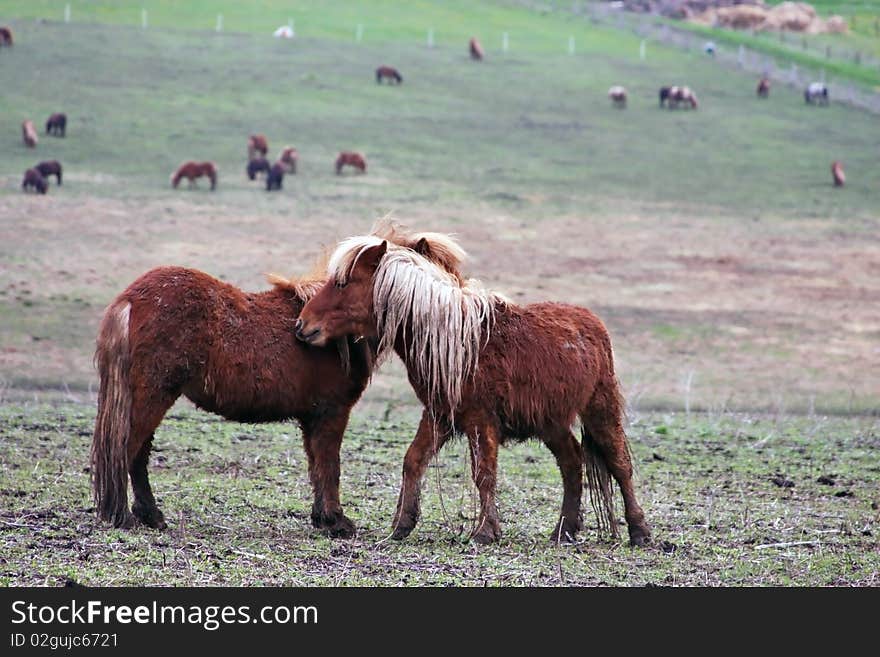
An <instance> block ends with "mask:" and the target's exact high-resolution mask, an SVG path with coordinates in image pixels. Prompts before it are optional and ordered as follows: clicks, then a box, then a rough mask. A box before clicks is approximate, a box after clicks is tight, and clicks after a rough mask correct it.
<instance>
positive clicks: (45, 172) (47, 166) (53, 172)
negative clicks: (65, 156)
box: [34, 160, 62, 185]
mask: <svg viewBox="0 0 880 657" xmlns="http://www.w3.org/2000/svg"><path fill="white" fill-rule="evenodd" d="M34 169H36V170H37V171H39V172H40V175H42V176H43V178H46V179H48V178H49V176H55V179H56V180H57V181H58V184H59V185H60V184H61V174H62V168H61V162H59V161H58V160H46V161H45V162H40V163H39V164H38V165H37V166H35V167H34Z"/></svg>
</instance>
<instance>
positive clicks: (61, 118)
mask: <svg viewBox="0 0 880 657" xmlns="http://www.w3.org/2000/svg"><path fill="white" fill-rule="evenodd" d="M66 131H67V114H64V113H61V112H58V113H56V114H52V115H51V116H50V117H49V118H48V119H47V121H46V134H47V135H54V136H55V137H64V135H65V133H66Z"/></svg>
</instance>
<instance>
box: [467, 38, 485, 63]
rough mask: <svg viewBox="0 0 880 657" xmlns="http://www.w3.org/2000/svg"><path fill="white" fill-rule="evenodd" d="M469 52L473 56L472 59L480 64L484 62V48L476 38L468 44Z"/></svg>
mask: <svg viewBox="0 0 880 657" xmlns="http://www.w3.org/2000/svg"><path fill="white" fill-rule="evenodd" d="M468 51H469V52H470V54H471V59H473V60H474V61H478V62H480V61H483V46H481V45H480V42H479V41H477V39H476V37H472V38H471V40H470V43H469V44H468Z"/></svg>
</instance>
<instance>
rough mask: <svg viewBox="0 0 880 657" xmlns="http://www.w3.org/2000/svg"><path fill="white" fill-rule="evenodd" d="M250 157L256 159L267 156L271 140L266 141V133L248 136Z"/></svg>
mask: <svg viewBox="0 0 880 657" xmlns="http://www.w3.org/2000/svg"><path fill="white" fill-rule="evenodd" d="M247 152H248V159H249V160H254V159H256V158H257V157H266V153H268V152H269V142H268V141H266V135H251V136H250V137H248V147H247Z"/></svg>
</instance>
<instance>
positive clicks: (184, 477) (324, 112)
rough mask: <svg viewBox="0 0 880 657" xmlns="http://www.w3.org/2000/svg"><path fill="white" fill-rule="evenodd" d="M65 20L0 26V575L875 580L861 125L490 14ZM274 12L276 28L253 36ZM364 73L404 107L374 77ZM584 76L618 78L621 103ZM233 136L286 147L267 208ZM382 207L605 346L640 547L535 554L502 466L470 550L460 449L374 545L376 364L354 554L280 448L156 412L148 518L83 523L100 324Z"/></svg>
mask: <svg viewBox="0 0 880 657" xmlns="http://www.w3.org/2000/svg"><path fill="white" fill-rule="evenodd" d="M71 4H72V7H73V20H74V22H72V23H70V24H64V23H63V22H60V18H61V14H62V12H63V6H64V3H63V2H48V3H46V2H28V3H24V2H19V1H18V0H10V1H9V2H7V3H4V5H3V7H2V12H3V15H2V16H0V22H2V23H4V24H10V25H12V27H13V29H14V31H15V34H16V45H15V47H14V48H13V49H4V50H2V51H0V75H2V79H3V80H4V86H5V89H6V90H7V92H6V93H4V94H3V95H2V96H0V149H2V152H3V154H4V157H3V158H2V159H0V497H2V498H3V504H2V506H3V509H4V511H3V515H2V517H0V520H2V521H3V524H2V526H0V529H2V530H3V534H2V537H0V540H2V541H3V544H4V547H5V548H6V549H3V550H2V559H3V561H0V578H2V580H0V581H3V582H5V583H7V584H11V585H19V584H50V585H55V584H58V583H61V582H63V581H64V578H65V577H70V578H72V579H74V580H76V581H80V582H83V583H90V584H100V583H104V584H122V583H133V584H136V583H155V584H161V583H175V584H185V583H189V584H256V583H268V584H278V583H287V584H341V583H344V584H358V583H361V584H385V585H395V584H398V583H404V584H413V585H417V584H425V583H434V584H450V583H457V584H468V585H478V584H484V583H488V584H527V585H532V584H548V585H557V584H618V585H622V584H632V585H638V584H646V583H652V584H681V585H701V584H726V585H735V584H756V585H759V584H780V585H806V584H816V585H825V584H858V585H876V584H877V572H878V561H877V555H878V551H877V541H876V532H877V520H878V517H877V510H876V508H872V505H875V506H876V504H877V503H878V500H877V496H876V490H877V483H878V480H880V476H878V473H880V460H878V457H877V449H876V447H877V440H878V426H877V420H876V412H877V408H878V404H877V400H878V398H880V379H878V377H877V375H876V373H875V372H874V371H873V369H872V368H871V367H869V366H868V364H869V363H872V362H874V361H875V360H876V355H877V343H878V338H880V311H878V308H880V303H878V301H880V282H878V281H880V278H878V276H877V274H878V272H880V237H878V235H880V231H878V219H880V195H878V187H880V162H878V160H877V157H876V147H877V143H878V138H880V130H878V127H877V122H876V117H875V116H872V115H870V114H867V113H864V112H861V111H858V110H856V109H853V108H850V107H846V106H843V105H839V104H836V103H832V104H831V106H830V107H828V108H816V107H808V106H805V105H804V103H803V99H802V98H801V96H800V92H799V90H796V89H786V88H784V87H781V86H775V87H774V88H773V92H772V95H771V98H770V99H769V100H768V101H765V102H762V101H758V100H756V99H755V97H754V85H755V80H754V79H753V78H752V77H751V76H747V75H742V74H739V73H736V72H732V71H728V70H724V69H719V68H717V67H715V66H714V65H712V63H711V62H709V61H707V60H706V58H704V57H700V56H691V55H688V54H687V53H682V52H681V51H678V50H673V49H664V48H662V47H659V46H654V45H651V47H650V48H649V56H648V58H647V60H646V61H640V60H639V58H638V44H639V41H638V40H637V39H636V38H635V37H633V36H631V35H629V34H627V33H622V32H616V31H614V30H612V29H610V28H605V27H599V26H594V25H592V24H590V23H588V22H578V23H572V22H571V21H569V20H566V19H565V17H563V16H561V15H557V14H550V15H547V16H539V15H537V14H536V13H534V12H532V11H529V10H526V9H523V8H522V7H520V6H519V5H518V4H517V5H511V6H508V5H506V4H502V3H498V4H494V3H493V4H491V5H483V4H479V5H472V4H470V3H464V2H452V3H442V4H440V3H428V2H415V3H406V4H398V3H386V2H379V1H378V0H377V1H375V2H369V3H350V2H327V3H322V2H307V3H297V4H296V7H295V9H293V10H290V11H289V10H288V8H287V7H286V6H285V5H284V3H280V2H265V3H251V4H247V5H245V4H243V3H232V2H220V3H203V2H194V3H185V4H183V3H171V2H166V3H159V2H146V3H144V5H143V6H145V7H146V8H147V9H148V12H149V21H150V27H149V28H148V29H147V30H142V29H141V28H140V27H139V22H140V7H141V4H140V3H111V2H98V3H95V2H89V3H84V2H72V3H71ZM221 12H222V13H223V14H224V24H225V30H224V32H223V33H221V34H217V33H215V32H214V30H213V27H214V21H215V19H216V14H217V13H221ZM48 15H51V16H53V20H51V21H49V22H41V21H35V20H33V19H34V18H38V17H45V16H48ZM289 17H290V18H293V19H294V20H295V23H296V29H297V34H298V37H297V39H295V40H293V41H280V40H276V39H273V38H271V36H270V33H271V31H272V30H273V29H274V28H275V27H277V26H279V25H282V24H286V23H287V20H288V18H289ZM358 23H362V24H363V25H364V38H363V41H362V42H360V43H356V42H355V39H354V30H355V26H356V25H357V24H358ZM428 27H433V29H434V30H435V39H436V47H435V48H433V49H429V48H428V47H427V46H426V44H425V34H426V30H427V28H428ZM504 31H509V33H510V41H511V50H510V52H508V53H507V54H504V53H502V52H500V42H501V33H502V32H504ZM472 34H477V35H478V36H480V38H481V39H482V40H483V43H484V45H485V46H486V50H487V59H486V61H484V62H482V63H479V64H476V63H472V62H470V61H469V59H468V57H467V51H466V44H467V38H468V37H469V36H471V35H472ZM569 34H574V35H575V36H576V39H577V44H578V45H577V53H576V54H575V55H574V56H570V55H568V54H567V53H566V50H565V47H566V42H567V38H568V35H569ZM526 35H527V36H526ZM383 63H387V64H392V65H395V66H398V67H399V68H400V70H401V72H402V73H403V76H404V80H405V81H404V84H403V85H401V86H400V87H399V88H397V87H387V86H378V85H376V84H375V81H374V78H373V71H374V69H375V67H376V66H378V65H379V64H383ZM679 82H684V83H687V84H688V85H690V86H691V87H692V88H694V89H695V90H696V92H697V94H698V96H699V98H700V101H701V104H700V108H699V110H697V111H696V112H689V111H679V112H672V111H668V110H660V109H659V108H658V107H657V98H656V93H657V88H658V87H659V86H660V85H661V84H672V83H679ZM612 84H624V85H625V86H626V87H627V88H628V89H629V94H630V101H629V106H628V108H627V109H626V110H625V111H619V110H614V109H613V108H612V107H611V106H610V104H609V102H608V99H607V97H606V91H607V89H608V87H609V86H611V85H612ZM55 111H65V112H66V113H67V114H68V116H69V123H68V137H67V138H66V139H63V140H62V139H54V138H49V137H45V136H43V135H42V134H41V136H40V143H39V145H38V147H37V149H36V150H28V149H25V148H24V146H23V145H22V143H21V138H20V124H21V121H22V120H23V119H25V118H31V119H33V120H34V121H35V122H36V123H37V124H38V126H39V127H40V128H42V123H43V122H44V121H45V118H46V117H47V116H48V114H49V113H51V112H55ZM41 132H42V129H41ZM253 132H263V133H265V134H266V135H267V136H268V138H269V141H270V145H271V154H270V155H271V156H273V157H274V156H276V155H277V153H278V151H279V150H280V148H281V146H282V145H284V144H287V143H290V144H293V145H295V146H296V147H297V148H298V149H299V152H300V158H301V160H300V167H299V172H298V174H297V175H296V176H289V177H287V178H285V181H284V182H285V188H284V191H283V192H281V193H276V194H267V193H266V192H265V191H263V189H262V188H261V185H260V184H258V183H251V182H249V181H248V180H247V179H246V177H245V175H244V167H245V163H246V155H245V142H246V138H247V135H249V134H251V133H253ZM342 149H358V150H362V151H363V152H364V153H365V154H366V156H367V159H368V162H369V170H368V173H367V175H364V176H359V175H345V176H341V177H338V176H336V175H334V173H333V168H332V165H333V160H334V157H335V155H336V153H337V152H338V151H339V150H342ZM55 158H57V159H59V160H61V161H62V162H63V163H64V166H65V183H64V185H63V186H62V187H60V188H58V187H56V186H55V185H54V184H53V185H52V187H51V189H50V192H49V194H48V195H47V196H45V197H38V196H34V195H24V194H22V193H21V191H20V189H19V185H20V183H21V176H22V173H23V171H24V170H25V169H26V168H28V167H30V166H33V164H34V163H35V162H37V161H39V160H43V159H55ZM186 159H200V160H201V159H211V160H214V161H215V162H217V164H218V166H219V169H220V182H219V186H218V190H217V191H216V192H213V193H212V192H210V191H208V190H207V189H206V185H205V184H204V183H202V184H201V185H200V187H199V188H197V189H194V190H188V189H186V188H182V189H180V190H176V191H175V190H172V189H171V188H170V185H169V180H168V179H169V175H170V174H171V173H172V171H173V170H174V169H175V168H176V166H177V165H178V164H179V163H180V162H181V161H183V160H186ZM834 159H840V160H842V161H843V162H844V163H845V166H846V171H847V185H846V187H845V188H843V189H840V190H835V189H834V188H833V187H832V186H831V178H830V173H829V164H830V162H831V161H832V160H834ZM391 211H393V212H394V213H395V216H396V217H397V218H398V219H400V220H402V221H404V222H405V223H409V224H410V225H412V226H413V227H417V228H423V229H430V230H441V231H449V232H455V233H456V234H457V235H458V236H459V238H460V239H461V241H462V243H463V245H464V246H465V248H466V249H467V250H468V251H469V252H470V254H471V260H470V262H469V265H468V267H469V273H471V274H472V275H474V276H477V277H479V278H481V279H483V280H484V281H485V282H486V283H487V284H489V285H491V286H493V287H497V288H499V289H500V290H502V291H504V292H505V293H507V294H508V295H509V296H511V298H513V299H514V300H516V301H518V302H530V301H537V300H543V299H548V298H552V299H557V300H562V301H568V302H572V303H579V304H583V305H588V306H590V307H591V308H593V309H594V310H596V311H597V313H598V314H599V315H600V316H601V317H602V318H603V319H604V320H605V321H606V322H607V324H608V326H609V329H610V331H611V334H612V337H613V339H614V346H615V356H616V359H617V367H618V372H619V375H620V377H621V380H622V382H623V384H624V389H625V392H626V395H627V398H628V400H629V403H630V408H631V413H630V417H631V420H632V422H633V425H632V428H631V431H630V434H631V435H632V437H633V449H634V452H635V455H636V461H637V463H638V468H639V471H640V480H639V491H640V495H641V497H642V498H643V501H644V504H645V506H646V509H647V510H649V520H650V522H651V523H652V525H653V526H654V527H655V534H656V538H657V542H656V545H655V547H654V548H652V549H651V550H647V551H629V550H628V549H623V545H622V544H620V543H601V542H597V540H596V537H595V534H594V532H591V531H587V532H585V533H584V535H583V541H582V542H581V543H579V544H578V545H577V546H574V547H573V548H563V549H557V548H550V547H548V546H547V545H546V540H545V536H544V535H545V534H547V533H548V532H549V531H550V528H551V527H552V525H553V520H554V516H555V513H556V506H557V504H558V502H559V499H558V498H559V496H560V492H561V486H560V483H559V478H558V474H557V473H556V471H555V466H554V465H553V460H552V457H551V456H550V454H549V452H547V451H546V450H544V448H543V447H541V446H540V445H536V444H532V445H527V446H517V447H514V448H512V449H510V450H505V452H504V456H503V459H504V460H503V462H502V464H501V472H502V476H503V482H502V490H500V491H499V503H500V507H501V512H502V514H503V521H504V529H505V532H506V533H505V539H504V541H503V542H502V544H501V545H499V546H497V547H493V548H489V549H478V548H476V547H475V546H471V545H469V544H468V543H467V542H466V541H465V540H464V539H465V537H466V535H467V530H468V528H469V522H470V521H471V518H472V502H473V498H472V494H471V490H470V487H469V486H468V485H467V481H468V476H467V464H466V462H465V461H464V447H463V445H462V444H461V443H459V444H457V445H453V446H451V447H450V448H449V449H448V450H447V452H444V454H443V455H442V457H441V459H440V461H439V462H438V465H437V466H436V467H435V468H432V469H431V474H430V475H429V480H430V482H428V484H427V485H428V486H429V491H430V494H429V498H428V499H427V500H426V503H425V513H426V517H425V519H424V522H423V524H422V525H421V526H420V528H419V529H418V530H417V534H414V535H413V537H412V540H410V541H408V542H405V543H403V544H389V543H388V542H382V539H383V538H384V537H385V535H386V533H387V531H388V527H389V525H390V518H391V510H392V509H391V506H392V505H393V503H394V501H395V496H396V488H397V485H398V483H399V471H400V464H401V459H402V456H403V453H404V451H405V447H406V444H407V443H408V441H409V439H410V437H411V435H412V434H413V432H414V430H415V424H416V418H417V412H418V409H417V407H416V406H415V400H414V398H413V396H412V393H411V391H410V390H409V387H408V384H407V382H406V379H405V376H404V373H403V372H402V371H401V367H400V366H399V364H397V363H394V362H392V363H389V364H388V365H387V366H385V367H383V369H382V370H381V371H380V372H379V373H378V374H377V375H376V376H375V377H374V380H373V383H372V384H371V388H370V389H369V390H368V392H367V394H366V396H365V399H364V401H363V402H362V403H361V404H360V405H359V406H358V407H357V408H356V411H355V416H354V419H353V422H352V425H351V427H350V428H349V431H348V433H347V437H346V441H345V443H344V448H343V450H344V454H343V469H344V473H345V474H344V477H345V480H344V482H343V501H344V503H345V504H346V505H347V508H348V510H349V511H350V515H352V517H353V518H354V519H355V520H356V521H357V523H358V525H359V526H360V527H361V528H362V534H361V535H360V536H359V538H358V539H357V540H356V541H354V542H352V543H331V542H330V541H328V540H326V539H324V538H322V537H319V536H317V535H315V534H314V533H313V532H312V530H311V529H310V527H309V526H308V522H307V516H306V513H305V511H306V509H307V504H308V501H309V491H308V479H307V474H306V472H305V467H304V464H303V460H304V455H303V454H302V450H301V446H300V444H299V431H298V429H296V428H295V427H294V426H293V425H289V424H278V425H270V426H261V427H253V426H244V425H238V424H233V423H223V422H220V421H219V420H218V419H217V418H214V417H213V416H209V415H206V414H202V413H197V412H195V411H193V410H192V409H191V408H190V407H189V405H188V404H186V403H180V404H178V406H176V407H175V408H174V409H173V411H172V413H171V417H170V418H169V419H168V420H166V422H165V423H164V424H163V425H162V426H160V428H159V430H158V432H157V438H156V443H157V446H158V447H159V449H160V450H161V451H158V452H156V456H155V458H154V461H153V465H152V466H151V467H152V468H153V471H154V472H155V487H156V490H157V494H158V496H159V498H160V503H161V504H162V505H163V507H164V509H165V511H166V516H167V517H168V519H169V521H170V523H171V525H172V527H171V529H170V530H169V531H168V532H166V533H164V534H157V533H154V532H148V531H137V532H133V533H121V532H117V531H111V530H107V529H106V528H105V527H102V526H101V525H100V524H99V523H97V522H96V521H95V520H94V518H93V515H92V512H91V510H90V502H89V492H88V475H87V473H86V472H84V471H83V468H84V467H85V466H86V462H87V458H86V455H87V449H88V444H89V437H90V435H91V431H92V425H93V418H94V400H95V390H96V383H97V382H96V377H95V373H94V369H93V367H92V362H91V356H92V350H93V346H94V336H95V334H96V331H97V325H98V321H99V319H100V316H101V313H102V311H103V309H104V307H105V306H106V305H107V303H108V302H109V301H110V300H112V298H113V297H114V296H115V295H116V294H117V293H118V292H120V291H121V290H122V289H124V287H125V286H126V285H128V283H130V282H131V281H132V280H134V278H135V277H137V276H138V275H139V274H141V273H142V272H144V271H145V270H147V269H148V268H150V267H154V266H157V265H161V264H178V265H185V266H192V267H196V268H199V269H203V270H205V271H207V272H209V273H211V274H213V275H215V276H218V277H221V278H224V279H226V280H228V281H230V282H232V283H234V284H236V285H239V286H241V287H244V288H247V289H251V290H254V289H262V288H264V287H265V283H264V282H263V279H262V274H263V272H267V271H276V272H281V273H297V272H302V271H304V270H306V269H308V268H309V267H310V266H311V264H312V262H313V260H314V258H315V257H316V256H317V255H319V253H320V252H321V251H322V249H323V248H324V247H326V246H328V245H332V244H334V243H335V242H336V241H337V240H338V239H340V238H343V237H345V236H348V235H351V234H356V233H362V232H365V231H366V230H367V229H368V228H369V226H370V224H371V223H372V221H373V220H374V219H375V218H376V217H378V216H381V215H384V214H385V213H387V212H391ZM686 408H687V409H689V410H690V411H691V413H686V412H684V410H685V409H686ZM654 454H656V455H657V457H659V458H655V456H654ZM777 474H781V475H784V479H785V478H787V480H790V481H793V482H794V483H795V486H794V487H793V488H790V487H779V486H777V485H776V484H774V483H773V482H772V479H773V478H774V477H776V475H777ZM825 475H827V476H829V477H831V479H833V480H834V481H835V482H836V483H835V484H834V485H823V484H820V483H818V482H817V481H816V480H817V479H818V478H819V477H820V476H825ZM837 493H841V496H839V497H838V496H836V495H837ZM850 494H851V496H850ZM441 496H442V503H441ZM591 524H592V521H591V519H590V517H588V518H587V525H588V526H590V525H591ZM776 544H783V545H781V546H780V545H776ZM789 544H790V545H789ZM767 546H773V547H767Z"/></svg>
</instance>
